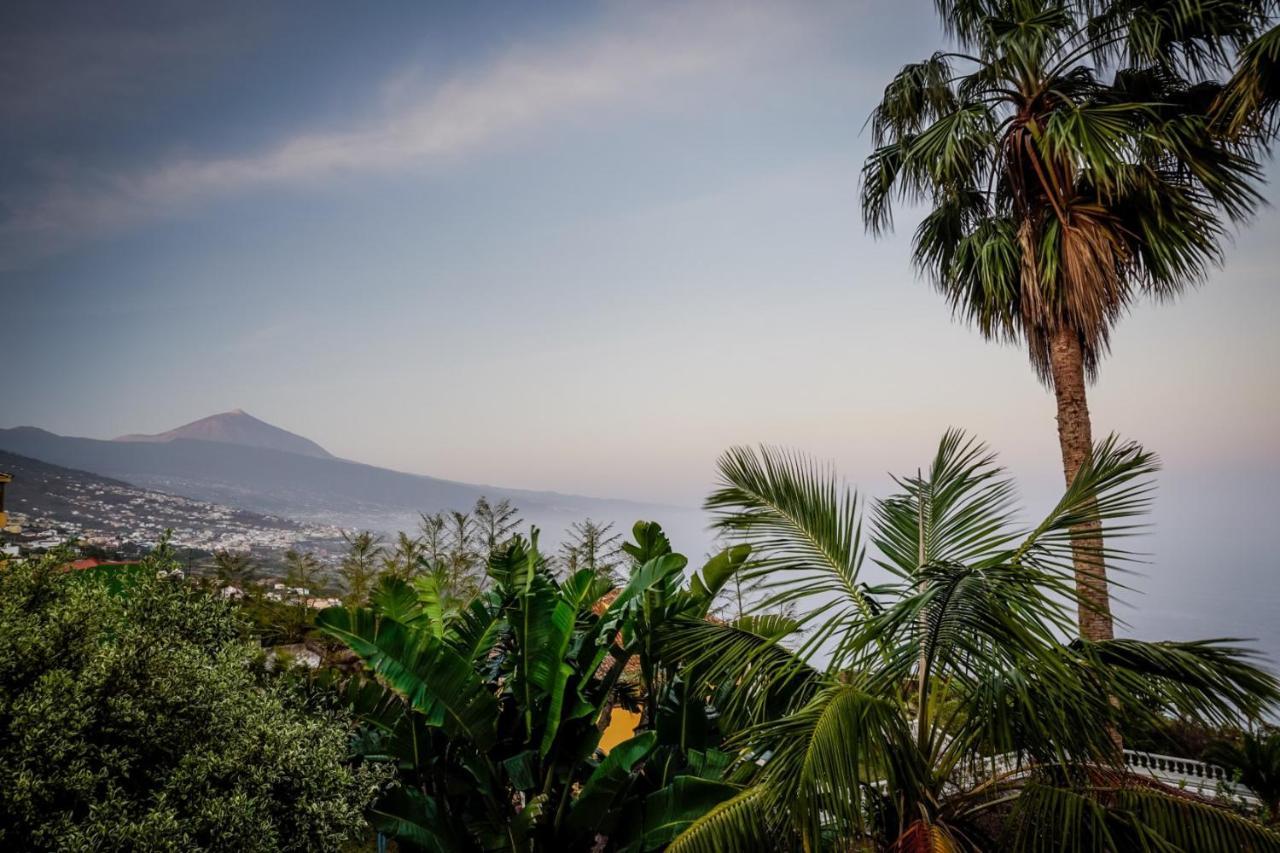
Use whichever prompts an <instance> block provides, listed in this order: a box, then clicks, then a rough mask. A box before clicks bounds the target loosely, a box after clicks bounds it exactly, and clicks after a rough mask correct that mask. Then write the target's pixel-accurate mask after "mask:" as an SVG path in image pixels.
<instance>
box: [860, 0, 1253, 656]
mask: <svg viewBox="0 0 1280 853" xmlns="http://www.w3.org/2000/svg"><path fill="white" fill-rule="evenodd" d="M1269 6H1270V0H1189V2H1186V1H1185V0H1110V1H1109V2H1101V0H1074V2H1073V0H938V9H939V12H940V14H941V15H942V17H943V20H944V22H945V25H946V27H947V29H948V30H949V32H950V33H951V34H952V35H953V37H954V38H955V40H956V42H958V49H957V50H956V51H951V52H938V53H935V54H934V55H933V56H931V57H929V58H928V59H925V60H924V61H922V62H918V63H914V64H911V65H907V66H905V67H904V68H903V69H902V70H901V71H900V72H899V73H898V74H897V76H895V77H894V78H893V80H892V82H890V83H889V85H888V86H887V87H886V88H885V90H884V97H883V100H882V101H881V103H880V104H879V105H878V106H877V107H876V108H875V110H874V112H873V113H872V116H871V119H870V124H871V128H872V132H873V136H874V144H875V146H876V148H875V150H874V151H873V153H872V154H871V155H870V156H869V157H868V159H867V161H866V163H865V165H864V167H863V184H862V209H863V216H864V220H865V222H866V226H867V228H868V229H869V230H870V231H871V232H873V233H877V234H878V233H881V232H883V231H885V230H887V229H889V228H891V227H892V224H893V202H894V200H895V199H899V200H903V201H907V202H910V203H913V204H916V203H922V204H924V205H925V207H926V208H927V212H926V213H925V215H924V218H923V220H922V221H921V223H920V225H919V227H918V228H917V229H916V232H915V235H914V241H913V245H914V250H913V259H914V263H915V265H916V266H917V268H918V269H920V270H921V271H923V272H924V273H926V274H927V275H928V276H929V278H930V279H931V280H932V281H933V283H934V285H935V286H936V287H937V289H938V290H939V291H941V292H942V294H943V295H944V296H945V297H946V298H947V300H948V301H949V302H950V303H951V306H952V309H953V311H954V312H955V314H957V315H958V316H961V317H963V318H964V319H966V320H967V321H969V322H971V323H972V324H973V325H975V326H976V327H977V328H978V330H979V331H980V332H981V333H982V334H983V335H984V336H986V337H988V338H993V339H1000V340H1006V341H1019V342H1021V343H1022V344H1023V345H1024V346H1025V347H1026V348H1027V351H1028V353H1029V355H1030V358H1031V363H1032V365H1033V366H1034V368H1035V371H1036V373H1037V375H1038V376H1039V377H1040V379H1041V380H1042V381H1043V382H1044V383H1046V384H1047V385H1048V386H1049V387H1051V388H1052V389H1053V391H1054V394H1055V397H1056V401H1057V420H1058V438H1059V443H1060V446H1061V452H1062V464H1063V472H1064V474H1065V477H1066V480H1067V482H1071V480H1072V479H1073V478H1074V477H1075V476H1076V472H1077V471H1078V470H1079V469H1080V467H1081V465H1083V464H1084V463H1085V461H1086V460H1087V459H1088V458H1089V456H1090V453H1091V451H1092V445H1093V436H1092V425H1091V422H1090V418H1089V408H1088V399H1087V394H1086V382H1087V380H1089V379H1092V378H1093V377H1094V376H1095V375H1096V373H1097V370H1098V363H1099V361H1100V359H1101V358H1102V357H1103V356H1104V355H1105V354H1106V352H1107V349H1108V345H1109V341H1110V336H1111V331H1112V327H1113V326H1114V325H1115V323H1116V321H1117V320H1118V319H1119V318H1120V317H1121V316H1122V315H1123V314H1124V313H1125V311H1126V310H1128V308H1129V307H1130V306H1131V304H1132V303H1133V301H1134V300H1135V299H1136V298H1137V297H1138V296H1140V295H1144V294H1149V295H1153V296H1155V297H1156V298H1158V299H1170V298H1173V297H1175V296H1177V295H1178V294H1179V293H1181V292H1182V291H1183V290H1184V289H1186V288H1187V287H1188V286H1190V285H1193V284H1195V283H1197V282H1199V281H1201V280H1202V279H1203V278H1204V277H1205V274H1206V272H1207V270H1209V269H1210V268H1211V267H1212V266H1213V265H1214V264H1215V263H1217V262H1218V261H1219V260H1220V258H1221V242H1222V238H1223V237H1224V235H1225V230H1226V228H1227V226H1228V224H1229V223H1230V222H1233V221H1238V220H1242V219H1244V218H1246V217H1247V216H1249V215H1250V214H1251V213H1252V211H1253V210H1254V208H1255V207H1256V205H1257V204H1258V203H1259V201H1260V198H1259V195H1258V191H1257V187H1258V186H1259V184H1260V181H1261V173H1260V170H1259V167H1258V164H1257V162H1256V161H1255V160H1254V159H1253V158H1252V157H1251V156H1250V150H1251V149H1250V146H1247V145H1242V144H1241V145H1237V144H1234V143H1232V142H1230V141H1228V140H1227V138H1226V137H1225V136H1224V135H1223V134H1221V133H1218V132H1217V130H1216V128H1217V126H1218V125H1217V123H1216V122H1215V121H1214V116H1215V115H1216V112H1215V103H1216V101H1217V98H1218V96H1219V94H1220V93H1221V92H1222V84H1221V83H1219V82H1216V81H1215V80H1213V79H1212V76H1213V75H1214V74H1215V73H1217V72H1219V71H1222V72H1224V74H1225V72H1226V71H1227V69H1228V67H1229V65H1228V63H1229V59H1230V56H1231V52H1232V51H1233V50H1238V49H1242V48H1244V46H1245V45H1246V44H1248V42H1249V40H1250V39H1251V38H1253V37H1254V36H1255V35H1256V33H1257V32H1258V29H1259V27H1260V25H1261V24H1262V23H1263V22H1264V21H1265V19H1266V18H1265V15H1266V12H1267V10H1268V8H1269ZM1081 523H1082V524H1095V523H1096V522H1094V521H1092V520H1090V519H1088V518H1085V519H1082V522H1081ZM1078 543H1079V545H1080V548H1079V550H1078V551H1077V554H1076V561H1075V564H1076V583H1077V585H1078V587H1079V591H1080V595H1079V596H1078V600H1079V602H1080V604H1079V613H1078V622H1079V626H1080V631H1081V634H1082V635H1083V636H1084V637H1086V638H1088V639H1093V640H1099V639H1109V638H1110V637H1111V636H1112V620H1111V613H1110V605H1109V599H1108V591H1107V582H1106V571H1105V566H1104V564H1103V563H1102V561H1100V560H1099V559H1098V558H1097V555H1098V553H1099V552H1100V550H1101V548H1100V543H1098V542H1096V541H1095V540H1094V539H1090V538H1088V537H1079V538H1078Z"/></svg>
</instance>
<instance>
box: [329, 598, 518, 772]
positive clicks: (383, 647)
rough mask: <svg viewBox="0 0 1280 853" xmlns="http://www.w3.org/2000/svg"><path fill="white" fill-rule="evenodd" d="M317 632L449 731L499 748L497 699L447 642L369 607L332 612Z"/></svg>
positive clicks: (332, 608) (475, 742)
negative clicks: (344, 648)
mask: <svg viewBox="0 0 1280 853" xmlns="http://www.w3.org/2000/svg"><path fill="white" fill-rule="evenodd" d="M316 627H317V628H319V629H320V630H322V631H324V632H325V633H327V634H329V635H330V636H331V637H334V638H336V639H338V640H341V641H342V642H344V643H346V644H347V646H348V647H349V648H350V649H351V650H352V651H354V652H355V653H356V654H358V655H359V656H360V658H361V660H363V661H364V663H365V665H366V666H367V667H369V669H370V670H372V671H373V673H374V674H375V676H376V677H377V678H378V680H379V681H381V682H382V683H383V684H385V685H386V686H387V687H389V688H391V689H392V690H394V691H395V692H397V693H399V694H400V695H401V696H403V697H404V698H405V699H406V701H408V703H409V705H410V707H412V708H414V709H415V710H417V711H419V712H422V713H424V714H427V715H428V716H430V715H432V714H439V715H440V717H441V723H442V725H443V726H444V728H445V730H446V731H448V732H450V733H451V734H454V735H457V736H464V737H466V738H468V739H469V740H471V741H472V742H473V743H474V744H475V745H476V746H477V747H478V748H480V749H485V748H487V747H488V746H489V745H491V744H492V743H493V741H494V738H495V737H496V724H497V713H498V707H497V700H496V699H495V698H494V696H493V694H492V693H490V692H489V691H488V689H487V688H486V687H485V685H484V683H483V682H482V681H481V680H480V678H479V676H477V675H476V673H475V670H473V669H472V667H471V662H470V661H469V660H467V659H465V658H463V657H462V656H461V655H459V654H458V653H457V652H456V651H454V650H453V649H452V648H450V647H449V646H448V645H446V644H445V643H444V642H443V641H441V640H439V639H437V638H436V637H434V636H432V635H431V634H428V633H426V632H423V631H414V630H412V629H410V628H407V627H406V626H404V625H402V624H401V623H399V622H396V621H395V620H393V619H389V618H385V617H379V616H378V615H377V614H376V613H375V612H374V611H373V610H371V609H368V608H358V609H347V608H342V607H330V608H328V609H326V610H323V611H321V612H320V614H319V615H318V616H317V617H316Z"/></svg>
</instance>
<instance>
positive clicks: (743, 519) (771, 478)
mask: <svg viewBox="0 0 1280 853" xmlns="http://www.w3.org/2000/svg"><path fill="white" fill-rule="evenodd" d="M718 467H719V471H720V487H719V488H718V489H717V490H716V491H715V492H713V493H712V494H711V496H710V497H708V498H707V500H706V503H705V504H704V506H705V508H706V509H707V510H709V511H710V512H712V513H713V515H714V518H715V521H714V525H713V526H714V528H715V529H717V530H719V531H721V532H723V533H725V534H727V535H728V536H729V537H730V538H732V539H734V540H737V541H741V542H745V543H746V544H749V545H750V546H751V550H752V555H753V559H752V566H751V568H749V569H747V570H745V571H744V577H745V578H749V579H755V580H760V581H761V582H762V588H763V589H764V590H765V591H766V598H765V600H764V601H762V602H761V603H760V605H759V606H760V608H761V609H764V610H771V609H778V608H785V607H787V606H788V605H792V604H796V605H800V604H802V603H807V604H813V605H815V606H814V607H813V608H812V609H807V612H806V615H805V616H803V617H801V619H802V621H804V622H806V623H808V622H811V621H816V620H821V627H820V628H819V630H818V631H816V632H815V634H814V635H812V636H811V637H810V640H809V642H810V644H811V645H812V646H813V647H817V646H818V645H819V644H820V643H821V642H823V641H825V639H826V638H827V637H829V636H830V635H831V633H833V632H835V631H836V630H839V629H845V630H848V629H851V628H852V627H853V626H854V625H855V624H857V623H858V622H860V621H864V620H866V619H868V618H870V617H871V615H872V614H873V612H874V605H873V603H872V602H871V600H870V599H869V597H868V595H867V593H866V590H865V589H864V588H863V586H862V585H861V584H860V582H859V579H858V572H859V569H860V568H861V564H862V560H863V557H864V547H863V543H862V526H861V518H860V513H859V507H858V500H857V497H856V495H855V494H854V493H853V492H851V491H850V490H849V489H847V488H846V487H845V486H844V485H843V484H842V483H841V482H840V481H839V480H837V479H836V477H835V476H834V474H833V473H832V472H831V471H830V470H828V469H824V468H822V467H820V466H818V465H816V464H815V463H813V462H812V461H810V460H808V459H807V458H805V457H804V456H802V455H800V454H797V453H792V452H789V451H786V450H780V449H777V448H770V447H761V448H759V449H758V450H753V449H751V448H745V447H735V448H732V449H730V450H729V451H727V452H726V453H725V454H724V455H723V456H721V457H720V460H719V463H718ZM819 601H820V602H821V604H817V603H816V602H819Z"/></svg>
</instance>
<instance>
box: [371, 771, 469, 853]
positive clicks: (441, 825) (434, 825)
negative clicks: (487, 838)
mask: <svg viewBox="0 0 1280 853" xmlns="http://www.w3.org/2000/svg"><path fill="white" fill-rule="evenodd" d="M371 817H372V823H373V825H374V827H375V828H376V829H377V830H378V831H379V832H381V833H384V834H386V835H388V836H390V837H392V838H394V839H395V840H396V841H397V842H399V843H400V845H401V846H402V847H405V848H407V849H413V850H422V851H427V853H463V851H468V853H469V851H473V850H475V845H474V844H472V843H471V841H470V839H469V838H467V836H466V834H465V833H463V832H461V831H459V830H458V829H457V828H456V827H453V826H451V825H450V823H449V821H448V820H447V818H446V816H445V812H444V810H443V809H441V808H440V803H439V802H438V801H437V800H436V799H435V798H434V797H429V796H427V795H426V794H423V793H422V792H421V791H416V790H414V789H412V788H404V787H397V788H394V789H392V790H391V791H389V792H387V793H386V794H385V795H383V797H382V798H381V799H379V800H378V803H377V805H375V806H374V808H373V809H372V815H371Z"/></svg>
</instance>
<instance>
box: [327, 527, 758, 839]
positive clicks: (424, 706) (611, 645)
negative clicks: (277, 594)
mask: <svg viewBox="0 0 1280 853" xmlns="http://www.w3.org/2000/svg"><path fill="white" fill-rule="evenodd" d="M636 539H637V541H636V543H635V544H632V545H629V546H628V553H629V554H630V555H631V556H632V558H633V560H634V562H635V565H634V570H633V572H632V574H631V577H630V580H629V581H628V582H627V584H626V585H625V586H624V587H623V588H622V589H621V590H619V591H618V593H617V595H616V596H614V597H613V599H612V600H611V601H607V600H605V599H604V596H605V594H606V593H608V592H609V591H610V589H611V587H610V585H609V583H608V582H607V581H604V580H602V579H601V578H600V577H599V576H598V575H597V574H596V573H595V572H592V571H591V570H589V569H582V570H580V571H578V572H576V573H574V574H573V575H571V576H569V577H568V578H565V579H564V580H563V581H560V580H557V579H556V578H555V577H554V575H552V573H551V572H550V571H549V569H548V567H547V563H546V561H545V560H544V559H543V557H542V556H541V554H540V553H539V551H538V548H537V532H536V530H535V531H534V535H533V537H532V538H531V539H529V540H526V539H524V538H522V537H518V536H517V537H514V538H512V539H510V540H509V541H508V543H507V544H506V545H505V546H504V547H502V548H500V549H498V550H497V551H496V552H495V553H494V554H493V555H492V557H491V558H490V560H489V563H488V579H489V586H488V589H487V590H486V591H485V592H484V593H483V594H481V595H480V596H478V597H477V598H475V599H474V600H473V601H471V602H470V604H468V605H466V606H464V607H460V608H444V607H442V606H440V600H439V597H438V595H437V594H436V590H435V589H434V587H432V586H431V584H430V583H421V582H415V584H413V585H410V584H406V583H404V582H403V581H401V580H400V579H398V578H394V577H384V578H383V579H382V580H381V581H380V583H379V586H378V588H377V589H376V590H375V592H374V594H373V596H372V600H371V606H370V607H368V608H354V609H348V608H330V609H328V610H326V611H324V612H323V613H321V614H320V616H319V617H318V618H317V627H319V628H320V629H321V630H322V631H324V632H326V633H327V634H329V635H330V636H331V637H333V638H335V639H337V640H339V641H341V642H343V643H345V644H346V645H347V646H348V647H349V648H351V649H352V650H353V651H354V652H356V654H358V655H359V657H360V658H361V660H362V661H363V663H364V670H363V672H362V673H361V674H360V675H358V676H357V677H355V678H352V679H350V680H349V681H348V682H347V683H346V684H345V686H344V690H345V693H346V696H347V697H348V699H349V700H350V701H351V702H352V704H353V705H354V707H355V708H356V709H357V710H358V712H359V714H360V716H361V717H362V718H363V719H364V721H365V724H366V726H365V729H364V731H363V732H362V734H361V735H360V737H359V738H358V740H357V745H358V751H359V752H360V753H361V754H363V755H364V756H365V757H366V758H367V759H368V760H370V761H375V762H386V763H390V764H393V765H394V766H395V767H396V769H397V773H398V778H399V784H398V785H397V786H396V787H395V788H394V789H393V790H392V791H391V792H389V793H388V795H386V796H385V797H383V798H382V799H381V800H380V801H379V802H378V803H377V805H376V806H375V808H374V812H373V814H374V822H375V824H376V825H377V826H378V827H379V829H380V830H382V831H383V832H385V833H387V834H389V835H392V836H394V837H395V838H396V840H397V842H398V843H399V844H400V845H401V846H402V847H405V848H409V849H425V850H460V851H472V850H475V851H478V850H489V849H504V850H512V851H519V850H550V851H571V850H588V849H592V848H597V849H600V850H619V851H631V852H632V853H642V851H647V850H653V849H657V848H659V847H662V846H665V845H666V844H667V843H668V842H670V840H671V839H672V838H674V837H675V835H676V834H678V833H679V832H680V831H681V830H683V829H684V828H685V827H686V826H688V825H689V824H690V823H691V822H692V821H693V820H694V819H696V818H697V817H699V816H700V815H702V814H703V813H704V812H705V811H707V810H708V809H710V808H712V807H713V806H714V805H716V804H717V803H718V802H720V801H721V800H724V799H726V798H727V797H730V796H733V795H734V794H735V793H736V792H737V790H738V786H737V785H736V784H735V783H734V781H733V780H732V779H730V778H728V777H726V771H727V770H728V769H729V767H730V761H729V759H728V756H725V755H723V754H722V753H720V752H718V750H717V745H718V743H719V737H718V735H717V734H716V733H715V731H714V725H713V724H712V722H711V721H710V720H709V719H708V716H707V714H708V711H709V708H708V706H707V704H706V702H705V701H704V700H703V699H701V698H699V697H697V696H695V695H690V694H689V691H688V690H687V688H686V687H685V685H684V683H683V682H682V681H681V680H680V679H679V678H678V677H676V675H675V673H674V672H673V671H671V670H670V669H669V668H667V667H665V666H664V665H663V664H662V663H661V661H660V660H658V658H657V649H656V643H655V634H656V632H657V630H658V628H659V627H660V626H661V625H662V624H665V622H666V621H668V620H671V619H677V618H691V619H700V618H702V617H703V616H704V615H705V614H706V612H707V608H708V606H709V605H710V602H711V599H712V598H713V597H714V596H715V594H716V592H717V591H718V590H719V588H720V586H721V585H722V584H723V583H724V582H725V581H726V580H727V579H728V576H729V574H730V573H731V571H732V569H733V568H734V567H736V566H737V565H740V564H741V563H742V561H743V560H744V559H745V556H746V549H745V548H742V547H739V548H736V549H733V550H732V551H731V552H728V553H726V554H724V555H721V556H720V557H717V558H716V559H714V560H712V561H711V562H710V563H708V565H707V566H706V567H705V568H704V569H703V570H702V572H701V573H699V574H698V575H696V577H695V578H694V579H693V581H692V582H691V583H690V584H689V585H688V586H686V585H684V583H683V577H684V576H683V569H684V566H685V562H686V561H685V559H684V557H682V556H680V555H678V554H673V553H672V552H671V549H670V544H669V543H668V542H667V539H666V537H665V536H664V535H663V534H662V531H661V529H660V528H659V527H658V526H657V525H656V524H651V523H641V524H638V525H637V526H636ZM420 580H422V579H420ZM632 661H636V662H638V664H639V666H638V667H637V668H630V667H629V666H628V665H629V664H630V663H631V662H632ZM636 669H638V673H636V671H635V670H636ZM637 674H638V676H639V678H638V683H637V681H636V675H637ZM637 689H638V690H639V691H640V692H641V693H642V694H643V695H644V696H645V697H646V707H647V708H648V712H647V724H646V726H645V728H646V731H643V732H642V733H640V734H638V735H637V736H636V737H635V738H633V739H631V740H629V741H626V742H624V743H622V744H619V745H618V746H616V747H615V748H614V749H613V751H612V752H610V753H609V755H608V756H607V757H605V756H601V755H600V754H599V753H598V752H597V749H596V747H597V744H598V743H599V740H600V734H601V729H602V725H603V722H604V720H605V718H606V716H607V714H608V712H609V710H610V708H611V707H612V706H613V705H615V704H619V703H623V704H628V703H630V702H632V701H633V698H634V697H633V694H634V692H635V691H636V690H637ZM597 846H598V847H597Z"/></svg>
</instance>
